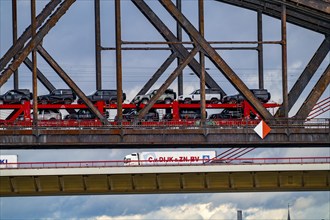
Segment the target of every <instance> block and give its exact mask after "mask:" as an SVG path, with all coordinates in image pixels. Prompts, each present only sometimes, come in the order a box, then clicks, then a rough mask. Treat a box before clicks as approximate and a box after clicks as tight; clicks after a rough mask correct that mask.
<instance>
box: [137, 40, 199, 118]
mask: <svg viewBox="0 0 330 220" xmlns="http://www.w3.org/2000/svg"><path fill="white" fill-rule="evenodd" d="M199 50H200V46H199V45H197V46H196V47H194V49H193V50H192V51H191V52H190V54H189V56H188V57H187V58H186V59H185V60H183V62H182V63H181V65H180V66H178V67H177V68H176V69H175V70H174V72H173V73H172V74H171V75H170V76H169V77H168V79H167V80H166V81H165V82H164V83H163V85H162V86H161V87H160V88H159V89H158V90H157V93H156V94H155V95H154V96H153V97H152V98H151V99H150V101H149V103H148V104H147V105H146V106H145V107H144V108H143V109H142V110H141V111H140V112H139V116H138V119H139V120H141V119H142V118H143V117H144V116H145V115H146V114H147V112H148V111H149V110H150V109H151V107H152V106H153V105H154V104H155V103H156V101H157V100H158V98H159V97H160V96H161V95H162V94H164V92H165V90H166V89H167V88H168V87H169V86H170V85H171V83H172V82H173V81H174V80H175V78H176V77H178V75H179V74H180V72H181V71H182V70H183V69H184V68H185V67H186V66H187V65H188V64H189V63H190V62H191V60H192V59H194V56H195V55H196V54H197V53H198V51H199Z"/></svg>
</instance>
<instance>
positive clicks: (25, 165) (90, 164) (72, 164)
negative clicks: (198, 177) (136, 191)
mask: <svg viewBox="0 0 330 220" xmlns="http://www.w3.org/2000/svg"><path fill="white" fill-rule="evenodd" d="M138 162H140V163H141V164H144V165H136V164H137V163H138ZM131 163H132V164H134V165H130V164H129V163H126V164H125V163H124V161H123V160H106V161H64V162H19V163H6V164H0V170H1V169H43V168H45V169H52V168H94V167H127V166H182V165H184V166H205V165H221V166H222V165H266V164H320V163H329V165H330V157H288V158H236V159H233V158H221V159H215V158H214V159H211V160H208V161H205V160H199V162H198V161H196V160H193V161H189V160H188V161H184V162H173V161H170V162H160V161H150V160H140V161H133V160H132V161H131Z"/></svg>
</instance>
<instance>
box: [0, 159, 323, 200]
mask: <svg viewBox="0 0 330 220" xmlns="http://www.w3.org/2000/svg"><path fill="white" fill-rule="evenodd" d="M6 166H7V167H6ZM0 182H1V184H0V196H5V197H9V196H52V195H88V194H89V195H91V194H93V195H95V194H137V193H143V194H146V193H210V192H213V193H214V192H251V191H252V192H281V191H329V190H330V158H329V157H308V158H307V157H305V158H240V159H235V160H233V159H231V160H230V162H229V163H227V162H226V158H223V159H221V160H215V161H214V163H209V164H199V165H196V164H195V165H189V164H185V165H180V166H178V165H175V164H173V162H172V163H171V165H167V166H166V165H165V166H164V165H162V166H159V165H149V166H124V165H123V161H69V162H35V163H31V162H26V163H22V162H21V163H16V164H7V165H1V167H0Z"/></svg>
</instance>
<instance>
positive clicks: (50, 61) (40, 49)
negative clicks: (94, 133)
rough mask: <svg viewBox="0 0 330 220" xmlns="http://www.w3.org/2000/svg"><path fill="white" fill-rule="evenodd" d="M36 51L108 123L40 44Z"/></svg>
mask: <svg viewBox="0 0 330 220" xmlns="http://www.w3.org/2000/svg"><path fill="white" fill-rule="evenodd" d="M37 49H38V52H39V53H40V55H41V56H42V57H43V58H44V59H45V60H46V62H47V63H48V64H49V65H50V66H51V67H52V68H53V69H54V70H55V72H57V73H58V75H59V76H60V77H61V78H62V79H63V81H64V82H66V84H67V85H68V86H69V87H70V88H71V89H72V90H73V91H74V92H75V93H76V94H77V95H78V96H79V97H80V98H81V99H82V100H83V101H84V102H85V103H86V105H87V106H88V108H89V109H90V110H91V111H92V112H93V113H94V114H95V115H96V116H97V117H98V118H99V119H100V120H101V121H102V122H103V123H104V124H106V125H107V124H109V121H108V120H107V119H106V118H105V117H104V116H103V115H102V114H101V113H100V111H99V110H98V109H97V108H96V107H95V106H94V105H93V103H92V102H91V101H90V100H89V99H88V98H87V97H86V95H85V94H84V92H83V91H81V89H80V88H79V87H78V86H77V85H76V84H75V83H74V81H73V80H72V79H71V78H70V77H69V75H68V74H66V73H65V71H64V70H63V69H62V68H61V67H60V66H59V65H58V64H57V62H56V61H55V60H54V59H53V58H52V57H51V56H50V55H49V53H48V52H47V51H46V50H45V49H44V48H43V47H42V46H41V45H38V46H37Z"/></svg>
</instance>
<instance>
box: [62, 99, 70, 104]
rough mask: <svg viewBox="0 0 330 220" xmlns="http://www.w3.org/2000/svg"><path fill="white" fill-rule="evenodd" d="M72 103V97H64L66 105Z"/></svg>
mask: <svg viewBox="0 0 330 220" xmlns="http://www.w3.org/2000/svg"><path fill="white" fill-rule="evenodd" d="M71 103H72V101H71V100H70V99H64V104H65V105H69V104H71Z"/></svg>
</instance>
